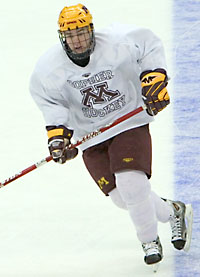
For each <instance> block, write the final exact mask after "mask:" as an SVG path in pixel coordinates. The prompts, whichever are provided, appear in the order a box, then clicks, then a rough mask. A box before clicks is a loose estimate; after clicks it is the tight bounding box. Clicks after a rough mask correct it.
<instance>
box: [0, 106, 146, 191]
mask: <svg viewBox="0 0 200 277" xmlns="http://www.w3.org/2000/svg"><path fill="white" fill-rule="evenodd" d="M145 109H146V106H145V105H144V106H141V107H139V108H137V109H135V110H133V111H131V112H129V113H127V114H125V115H123V116H121V117H120V118H118V119H116V120H115V121H114V122H113V123H111V124H108V125H107V126H105V127H102V128H100V129H98V130H97V131H95V132H91V133H90V134H88V135H86V136H84V137H83V138H82V139H81V140H78V141H77V142H76V143H74V144H70V145H68V146H67V148H66V149H72V148H75V147H77V146H79V145H81V144H82V143H84V142H86V141H87V140H90V139H92V138H94V137H96V136H98V135H99V134H102V133H103V132H105V131H107V130H109V129H111V128H112V127H114V126H116V125H118V124H119V123H121V122H123V121H125V120H127V119H129V118H130V117H132V116H134V115H136V114H138V113H140V112H142V111H144V110H145ZM52 159H53V158H52V156H48V157H46V158H45V159H42V160H41V161H39V162H37V163H35V164H33V165H31V166H29V167H27V168H26V169H24V170H22V171H20V172H18V173H17V174H15V175H14V176H12V177H9V178H8V179H6V180H5V181H3V182H2V183H0V188H2V187H4V186H6V185H7V184H9V183H11V182H13V181H15V180H16V179H18V178H20V177H22V176H24V175H26V174H27V173H29V172H31V171H32V170H34V169H36V168H38V167H40V166H42V165H44V164H46V163H48V162H50V161H51V160H52Z"/></svg>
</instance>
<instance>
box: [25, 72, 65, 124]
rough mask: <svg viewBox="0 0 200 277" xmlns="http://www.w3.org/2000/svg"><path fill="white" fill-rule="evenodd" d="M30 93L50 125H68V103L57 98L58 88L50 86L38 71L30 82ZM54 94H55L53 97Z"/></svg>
mask: <svg viewBox="0 0 200 277" xmlns="http://www.w3.org/2000/svg"><path fill="white" fill-rule="evenodd" d="M29 90H30V93H31V95H32V97H33V99H34V101H35V102H36V104H37V106H38V107H39V109H40V110H41V112H42V113H43V116H44V120H45V122H46V126H49V125H64V126H66V127H69V126H68V120H69V109H68V107H67V103H63V102H61V101H60V100H59V99H56V88H53V87H52V88H50V87H49V84H48V85H46V83H45V80H43V81H42V80H41V79H40V78H39V76H38V74H37V73H35V72H34V73H33V74H32V76H31V78H30V84H29ZM52 95H55V97H53V96H52Z"/></svg>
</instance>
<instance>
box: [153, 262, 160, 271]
mask: <svg viewBox="0 0 200 277" xmlns="http://www.w3.org/2000/svg"><path fill="white" fill-rule="evenodd" d="M159 265H160V263H156V264H153V265H152V269H153V272H154V273H156V272H157V271H158V268H159Z"/></svg>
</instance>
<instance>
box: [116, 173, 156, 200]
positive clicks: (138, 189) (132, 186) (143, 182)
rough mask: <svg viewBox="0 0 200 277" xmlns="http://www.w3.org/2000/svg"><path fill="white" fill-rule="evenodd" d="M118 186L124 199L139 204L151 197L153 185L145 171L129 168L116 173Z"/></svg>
mask: <svg viewBox="0 0 200 277" xmlns="http://www.w3.org/2000/svg"><path fill="white" fill-rule="evenodd" d="M115 177H116V187H117V189H118V191H119V194H120V195H121V198H122V199H123V201H124V202H125V203H126V205H128V204H137V203H140V202H141V201H144V200H145V199H146V198H147V197H149V194H150V191H151V187H150V183H149V181H148V179H147V176H146V174H145V173H144V172H142V171H138V170H128V171H121V172H117V173H115Z"/></svg>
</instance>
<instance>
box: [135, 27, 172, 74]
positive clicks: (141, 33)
mask: <svg viewBox="0 0 200 277" xmlns="http://www.w3.org/2000/svg"><path fill="white" fill-rule="evenodd" d="M132 36H133V40H134V47H137V48H138V63H139V64H140V67H141V72H143V71H145V70H154V69H156V68H164V69H165V70H167V65H166V58H165V53H164V47H163V44H162V41H161V40H160V38H158V37H157V36H156V35H155V34H154V33H153V32H152V31H150V30H148V29H145V28H141V29H137V30H136V31H134V32H133V34H132Z"/></svg>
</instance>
